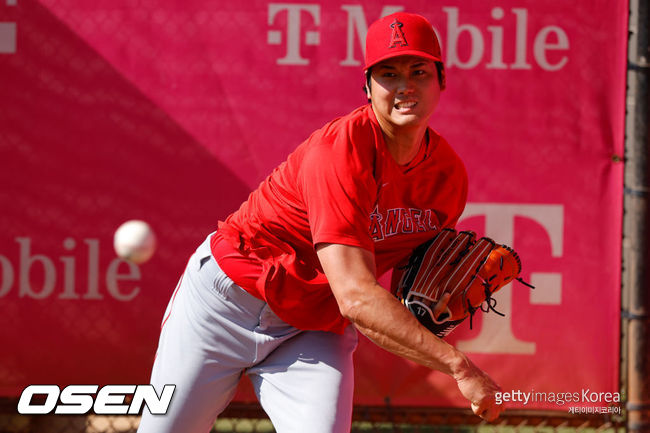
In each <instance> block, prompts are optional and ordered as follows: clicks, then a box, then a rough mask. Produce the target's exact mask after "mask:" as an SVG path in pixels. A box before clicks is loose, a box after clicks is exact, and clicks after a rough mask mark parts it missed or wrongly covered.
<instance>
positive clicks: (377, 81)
mask: <svg viewBox="0 0 650 433" xmlns="http://www.w3.org/2000/svg"><path fill="white" fill-rule="evenodd" d="M368 97H369V98H370V100H371V103H372V108H373V110H374V112H375V115H376V116H377V119H378V120H379V123H380V125H382V126H391V127H413V126H415V127H417V126H423V125H426V124H427V123H428V121H429V117H431V114H433V112H434V111H435V109H436V107H437V106H438V101H439V99H440V83H439V82H438V72H437V69H436V65H435V62H433V61H432V60H428V59H425V58H422V57H416V56H399V57H394V58H392V59H388V60H384V61H383V62H381V63H378V64H377V65H375V66H373V67H372V70H371V75H370V91H369V93H368Z"/></svg>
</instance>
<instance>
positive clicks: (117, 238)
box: [113, 220, 156, 264]
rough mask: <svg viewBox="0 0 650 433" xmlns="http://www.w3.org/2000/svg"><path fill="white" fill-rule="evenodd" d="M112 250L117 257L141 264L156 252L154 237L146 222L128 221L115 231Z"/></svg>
mask: <svg viewBox="0 0 650 433" xmlns="http://www.w3.org/2000/svg"><path fill="white" fill-rule="evenodd" d="M113 248H114V249H115V253H116V254H117V256H118V257H120V258H122V259H124V260H128V261H130V262H133V263H136V264H141V263H144V262H146V261H147V260H149V259H150V258H151V256H153V253H154V252H155V250H156V235H155V234H154V232H153V230H151V227H150V226H149V224H147V223H146V222H144V221H141V220H130V221H127V222H125V223H124V224H122V225H121V226H119V227H118V228H117V230H116V231H115V235H114V236H113Z"/></svg>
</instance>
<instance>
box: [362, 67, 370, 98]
mask: <svg viewBox="0 0 650 433" xmlns="http://www.w3.org/2000/svg"><path fill="white" fill-rule="evenodd" d="M371 71H372V69H368V70H367V71H366V72H365V79H366V83H365V84H364V85H363V90H364V91H365V92H366V98H368V102H370V76H371V74H372V72H371Z"/></svg>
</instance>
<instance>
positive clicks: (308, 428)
mask: <svg viewBox="0 0 650 433" xmlns="http://www.w3.org/2000/svg"><path fill="white" fill-rule="evenodd" d="M356 347H357V331H356V328H354V326H352V325H350V326H348V327H347V328H346V330H345V333H344V334H343V335H338V334H334V333H331V332H320V331H305V332H302V333H301V334H300V335H298V336H296V337H293V338H291V339H290V340H287V341H286V342H284V343H283V344H282V345H281V346H279V347H278V348H277V349H275V350H274V351H273V352H272V353H271V354H270V355H269V356H268V357H266V359H264V360H263V361H262V362H260V363H259V364H257V365H256V366H254V367H252V368H250V369H249V370H248V371H247V374H248V375H249V376H250V378H251V381H252V382H253V386H254V388H255V392H256V393H257V396H258V399H259V400H260V403H261V404H262V406H263V408H264V410H265V411H266V413H267V414H268V415H269V417H270V418H271V422H272V423H273V426H274V427H275V429H276V431H277V432H278V433H304V432H310V433H349V431H350V426H351V419H352V397H353V390H354V366H353V363H352V360H353V356H352V355H353V353H354V350H355V349H356Z"/></svg>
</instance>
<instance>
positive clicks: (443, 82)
mask: <svg viewBox="0 0 650 433" xmlns="http://www.w3.org/2000/svg"><path fill="white" fill-rule="evenodd" d="M436 68H437V69H438V81H439V83H440V90H445V87H447V78H446V74H445V65H444V64H443V63H442V62H436Z"/></svg>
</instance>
